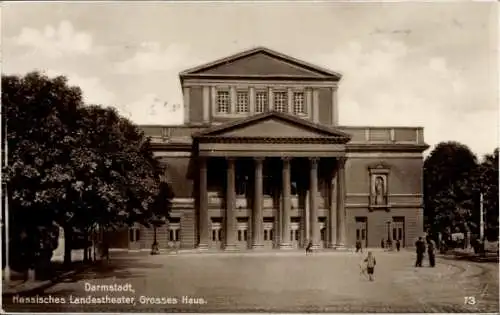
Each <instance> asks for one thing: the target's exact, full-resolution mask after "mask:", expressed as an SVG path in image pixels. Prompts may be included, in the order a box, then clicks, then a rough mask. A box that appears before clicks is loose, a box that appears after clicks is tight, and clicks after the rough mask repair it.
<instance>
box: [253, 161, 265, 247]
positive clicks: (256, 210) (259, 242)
mask: <svg viewBox="0 0 500 315" xmlns="http://www.w3.org/2000/svg"><path fill="white" fill-rule="evenodd" d="M254 161H255V175H254V194H253V215H252V220H253V229H252V248H253V249H256V248H261V247H262V246H264V244H263V235H262V234H263V230H262V221H263V215H262V203H263V200H264V198H263V191H262V189H263V184H262V163H263V161H264V158H262V157H256V158H254Z"/></svg>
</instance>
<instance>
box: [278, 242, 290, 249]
mask: <svg viewBox="0 0 500 315" xmlns="http://www.w3.org/2000/svg"><path fill="white" fill-rule="evenodd" d="M279 249H293V247H292V244H290V243H281V244H280V245H279Z"/></svg>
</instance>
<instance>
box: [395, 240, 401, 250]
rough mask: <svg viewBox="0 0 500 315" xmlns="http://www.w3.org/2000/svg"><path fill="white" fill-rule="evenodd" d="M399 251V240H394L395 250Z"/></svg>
mask: <svg viewBox="0 0 500 315" xmlns="http://www.w3.org/2000/svg"><path fill="white" fill-rule="evenodd" d="M400 249H401V242H400V241H399V240H396V250H397V251H398V252H399V250H400Z"/></svg>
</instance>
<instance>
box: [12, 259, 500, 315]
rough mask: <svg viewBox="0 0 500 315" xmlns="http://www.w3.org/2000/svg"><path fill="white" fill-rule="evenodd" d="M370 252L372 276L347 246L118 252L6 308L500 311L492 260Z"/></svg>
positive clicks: (82, 309)
mask: <svg viewBox="0 0 500 315" xmlns="http://www.w3.org/2000/svg"><path fill="white" fill-rule="evenodd" d="M374 253H375V256H376V259H377V267H376V271H375V281H373V282H369V281H368V280H367V279H366V277H365V276H364V275H363V274H362V273H361V272H360V267H359V266H360V262H361V261H362V257H363V256H362V255H360V254H355V253H352V252H322V253H315V254H313V255H309V256H305V255H304V254H303V252H298V251H293V252H285V253H283V252H277V253H274V252H264V253H218V254H209V253H207V254H186V253H184V254H178V255H158V256H149V255H146V254H144V255H137V254H135V255H129V254H126V253H121V254H119V255H115V257H112V261H111V262H110V263H109V264H108V265H107V266H101V267H99V270H88V271H86V272H84V273H81V274H78V275H77V276H74V277H73V278H71V279H68V280H66V281H64V282H61V283H58V284H55V285H54V286H52V287H50V288H48V289H45V291H44V292H38V293H33V294H37V295H38V298H40V297H45V298H46V300H45V302H50V303H46V304H40V303H39V304H26V303H25V304H22V303H20V302H19V301H20V300H21V299H20V298H22V297H24V296H22V295H20V296H15V295H14V296H4V302H3V303H4V310H6V311H45V312H49V311H51V312H71V311H87V312H90V311H115V312H118V311H121V312H127V311H128V312H162V311H163V312H175V311H182V312H227V311H233V312H258V311H267V312H498V308H499V304H498V264H497V263H475V262H469V261H462V260H455V259H449V258H444V257H438V259H437V266H436V268H429V267H424V268H418V269H417V268H414V267H413V264H414V254H413V252H409V251H402V252H400V253H397V252H382V251H374ZM426 263H427V262H426ZM86 283H87V285H86ZM90 284H101V285H102V284H123V285H128V284H130V287H131V288H133V290H134V291H135V292H131V293H129V292H120V293H117V292H90V291H88V292H86V287H87V289H88V288H90ZM89 295H91V296H93V297H101V298H102V297H104V296H105V295H108V303H107V304H88V305H83V306H82V304H75V302H76V301H80V302H83V301H81V299H78V298H81V297H87V296H89ZM34 296H35V297H36V295H34ZM121 296H126V297H129V301H128V302H129V304H126V302H127V301H126V300H115V301H114V302H110V301H109V298H110V297H115V298H117V297H121ZM48 297H50V299H51V300H50V301H48V300H47V298H48ZM55 298H60V299H61V298H64V299H65V303H64V304H62V303H59V304H58V303H56V302H54V301H55ZM131 298H134V301H133V302H132V300H131ZM14 299H17V300H16V301H17V303H13V300H14ZM89 300H90V299H87V301H89ZM59 302H60V301H59ZM94 302H95V300H94ZM119 302H121V304H118V303H119ZM113 303H114V304H113ZM156 303H164V304H156Z"/></svg>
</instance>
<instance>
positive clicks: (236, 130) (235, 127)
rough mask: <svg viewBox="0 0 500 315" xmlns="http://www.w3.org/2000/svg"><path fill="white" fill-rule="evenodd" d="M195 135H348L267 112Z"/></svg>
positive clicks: (343, 140) (231, 136)
mask: <svg viewBox="0 0 500 315" xmlns="http://www.w3.org/2000/svg"><path fill="white" fill-rule="evenodd" d="M195 137H216V138H219V137H220V138H291V139H292V138H302V139H303V138H339V140H340V142H344V143H345V142H347V141H349V139H350V136H349V135H348V134H346V133H343V132H341V131H338V130H336V129H333V128H330V127H325V126H323V125H318V124H314V123H312V122H310V121H307V120H305V119H301V118H298V117H295V116H292V115H288V114H284V113H278V112H269V113H265V114H259V115H255V116H252V117H249V118H246V119H242V120H239V121H234V122H229V123H226V124H223V125H219V126H215V127H212V128H209V129H207V130H204V131H203V132H201V133H198V134H196V135H195Z"/></svg>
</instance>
